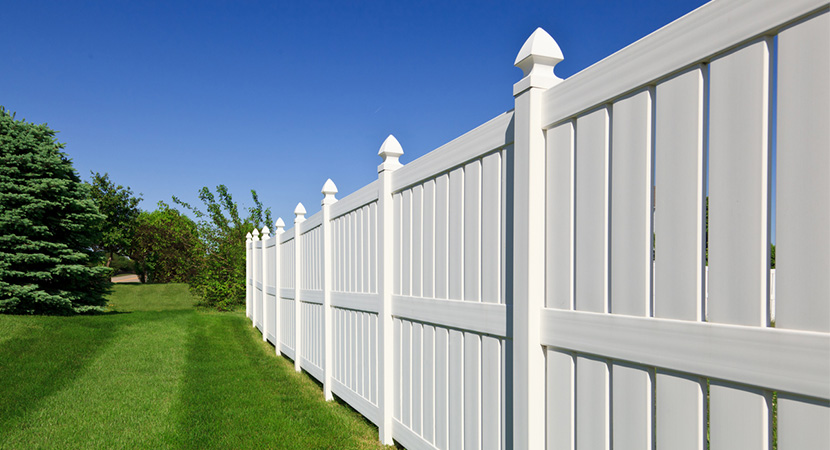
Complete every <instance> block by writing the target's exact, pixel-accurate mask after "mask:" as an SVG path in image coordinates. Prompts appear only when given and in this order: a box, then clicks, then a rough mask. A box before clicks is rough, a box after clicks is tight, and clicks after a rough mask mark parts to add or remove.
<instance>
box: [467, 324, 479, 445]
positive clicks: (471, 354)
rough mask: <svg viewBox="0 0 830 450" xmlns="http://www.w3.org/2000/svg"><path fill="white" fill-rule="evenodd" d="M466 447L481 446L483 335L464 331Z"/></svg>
mask: <svg viewBox="0 0 830 450" xmlns="http://www.w3.org/2000/svg"><path fill="white" fill-rule="evenodd" d="M463 391H464V449H465V450H479V449H480V448H481V415H482V411H481V337H480V336H479V335H477V334H475V333H464V387H463Z"/></svg>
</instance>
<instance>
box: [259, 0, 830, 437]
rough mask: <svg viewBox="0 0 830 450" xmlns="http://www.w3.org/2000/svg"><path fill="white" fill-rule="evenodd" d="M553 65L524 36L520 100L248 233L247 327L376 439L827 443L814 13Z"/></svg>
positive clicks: (828, 60) (750, 8) (829, 282)
mask: <svg viewBox="0 0 830 450" xmlns="http://www.w3.org/2000/svg"><path fill="white" fill-rule="evenodd" d="M561 60H562V54H561V52H560V50H559V47H558V46H557V44H556V42H554V40H553V39H552V38H551V37H550V36H549V35H548V34H547V33H545V32H544V31H542V30H541V29H539V30H537V31H536V32H534V33H533V35H531V37H530V38H529V39H528V40H527V42H526V43H525V45H524V46H523V47H522V49H521V50H520V52H519V55H518V57H517V58H516V63H515V64H516V66H518V67H520V68H521V69H522V71H523V72H524V78H522V79H521V80H520V81H519V82H518V83H516V84H515V85H514V96H515V102H516V103H515V110H513V111H510V112H507V113H505V114H502V115H500V116H497V117H496V118H494V119H493V120H491V121H489V122H487V123H485V124H483V125H481V126H480V127H478V128H476V129H474V130H472V131H470V132H469V133H467V134H465V135H463V136H461V137H459V138H457V139H455V140H453V141H452V142H450V143H448V144H446V145H444V146H442V147H440V148H438V149H437V150H435V151H433V152H431V153H429V154H427V155H425V156H423V157H422V158H419V159H417V160H415V161H413V162H411V163H409V164H406V165H401V164H400V163H399V161H398V158H399V157H400V156H401V155H402V154H403V151H402V149H401V146H400V145H399V144H398V142H397V141H396V140H395V138H394V137H391V136H390V137H389V138H387V140H386V141H385V142H384V143H383V145H382V146H381V149H380V153H379V155H380V156H381V157H382V159H383V162H382V163H381V164H380V166H379V167H378V179H377V181H374V182H372V183H371V184H369V185H367V186H365V187H364V188H362V189H360V190H358V191H357V192H354V193H352V194H351V195H348V196H346V197H344V198H342V199H340V200H336V199H335V194H336V192H337V189H336V188H335V187H334V184H333V183H332V182H331V181H330V180H329V181H328V182H326V184H325V186H324V187H323V194H324V198H323V201H322V205H323V206H322V210H321V211H320V212H318V213H317V214H314V215H312V216H311V217H309V218H308V219H306V218H305V209H304V208H303V207H302V205H298V206H297V210H296V211H295V214H296V219H295V222H294V227H293V228H292V229H289V230H284V224H283V223H282V220H279V221H278V222H277V224H276V230H275V235H274V236H273V237H271V236H270V234H269V233H270V230H268V229H267V228H266V229H264V230H262V232H261V233H262V234H260V232H259V231H258V230H254V231H253V234H252V237H251V239H250V240H249V241H248V244H247V248H248V271H247V272H248V295H247V313H248V316H249V317H250V318H251V319H252V321H253V324H254V325H255V326H256V327H257V328H259V329H260V330H261V331H262V335H263V338H264V339H266V340H267V341H269V342H271V343H273V344H274V346H275V347H276V349H277V352H278V354H279V353H281V354H284V355H286V356H287V357H289V358H292V359H293V360H294V362H295V367H296V369H297V370H305V371H306V372H308V373H309V374H310V375H311V376H313V377H314V378H316V379H318V380H320V382H321V383H322V384H323V389H324V391H325V398H326V399H331V398H332V395H333V394H334V395H337V396H338V397H340V398H341V399H343V400H344V401H346V402H347V403H349V404H350V405H351V406H352V407H354V408H355V409H356V410H357V411H359V412H360V413H362V414H363V415H364V416H366V417H367V418H368V419H369V420H371V421H372V422H374V423H375V424H377V425H378V427H379V432H380V440H381V441H382V442H384V443H387V444H388V443H392V440H393V439H394V440H397V441H398V442H400V443H401V444H403V445H404V446H406V447H407V448H412V449H431V448H440V449H507V448H514V449H540V448H551V449H611V448H613V449H654V448H659V449H672V450H673V449H705V448H711V449H769V448H771V447H772V446H773V444H774V443H775V444H777V448H778V449H780V450H788V449H827V448H830V12H828V2H827V1H825V0H787V1H781V0H731V1H725V0H724V1H721V0H716V1H714V2H711V3H709V4H707V5H705V6H703V7H701V8H699V9H698V10H696V11H694V12H692V13H690V14H688V15H687V16H685V17H683V18H681V19H679V20H677V21H675V22H673V23H671V24H670V25H668V26H666V27H664V28H662V29H660V30H658V31H657V32H655V33H653V34H651V35H650V36H647V37H646V38H643V39H641V40H640V41H638V42H636V43H634V44H632V45H630V46H629V47H627V48H625V49H623V50H621V51H620V52H618V53H616V54H614V55H612V56H610V57H608V58H606V59H605V60H603V61H601V62H599V63H597V64H595V65H594V66H592V67H590V68H588V69H586V70H584V71H582V72H580V73H578V74H576V75H574V76H573V77H571V78H569V79H567V80H559V79H557V78H556V77H555V76H554V75H553V66H554V65H555V64H556V63H558V62H559V61H561ZM773 154H775V157H774V158H773ZM773 169H775V173H776V178H773V177H772V173H773ZM773 192H775V197H776V199H775V202H776V209H775V211H776V214H775V217H773V214H772V211H773V209H772V202H773ZM707 196H708V198H709V209H708V232H707V218H706V215H707V214H706V201H707V200H706V199H707ZM773 221H775V224H776V228H777V231H776V244H777V245H776V247H777V261H776V263H777V264H776V272H777V274H776V275H775V278H776V280H775V283H774V284H773V283H771V282H770V278H771V277H770V270H769V258H770V255H769V252H770V247H769V244H770V240H771V236H770V235H771V224H772V222H773ZM707 250H708V257H707ZM707 258H708V267H707ZM707 270H708V276H707V274H706V273H707ZM707 278H708V281H707ZM707 291H708V294H707ZM772 298H774V299H775V303H774V305H773V304H771V301H770V300H771V299H772ZM773 314H774V316H773ZM773 317H774V321H773V320H771V319H772V318H773ZM773 393H775V396H776V402H775V403H774V402H773ZM774 428H776V434H775V435H776V437H775V438H773V434H774V433H773V429H774ZM774 440H775V441H776V442H773V441H774ZM265 445H266V446H267V443H265Z"/></svg>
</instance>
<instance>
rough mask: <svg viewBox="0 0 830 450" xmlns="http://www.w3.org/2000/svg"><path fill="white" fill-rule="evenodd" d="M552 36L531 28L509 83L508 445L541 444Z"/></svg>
mask: <svg viewBox="0 0 830 450" xmlns="http://www.w3.org/2000/svg"><path fill="white" fill-rule="evenodd" d="M562 59H563V58H562V51H561V50H560V49H559V46H558V45H557V44H556V41H554V40H553V38H551V37H550V35H549V34H547V33H546V32H545V31H544V30H542V29H541V28H537V29H536V31H534V32H533V34H531V35H530V37H529V38H528V39H527V41H526V42H525V44H524V45H523V46H522V48H521V50H519V54H518V55H517V57H516V61H515V63H514V65H515V66H516V67H519V68H520V69H522V72H524V77H523V78H522V79H521V80H520V81H519V82H518V83H516V84H515V85H513V96H514V98H515V102H516V109H515V115H514V133H515V134H514V163H515V164H514V167H515V174H514V176H513V180H514V190H513V192H514V196H513V208H514V209H513V217H514V225H513V230H514V231H513V245H514V247H513V254H514V257H513V263H514V266H513V448H517V449H518V448H543V447H544V446H545V351H544V348H543V347H542V345H541V341H540V331H541V328H540V327H541V324H540V320H539V316H540V310H541V308H543V307H544V305H545V132H544V130H543V129H542V94H543V93H544V91H545V90H547V89H548V88H550V87H552V86H554V85H555V84H556V83H558V82H559V81H561V80H559V79H558V78H557V77H556V76H555V75H554V74H553V66H555V65H556V64H557V63H558V62H559V61H562Z"/></svg>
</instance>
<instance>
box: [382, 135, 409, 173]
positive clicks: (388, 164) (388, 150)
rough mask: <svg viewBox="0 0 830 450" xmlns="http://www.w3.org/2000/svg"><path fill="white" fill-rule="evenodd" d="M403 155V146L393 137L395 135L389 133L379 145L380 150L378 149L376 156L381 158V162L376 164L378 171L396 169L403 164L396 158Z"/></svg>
mask: <svg viewBox="0 0 830 450" xmlns="http://www.w3.org/2000/svg"><path fill="white" fill-rule="evenodd" d="M401 155H403V147H401V144H400V142H398V140H397V139H395V136H392V135H391V134H390V135H389V136H388V137H387V138H386V140H384V141H383V144H382V145H381V146H380V150H378V156H380V157H381V158H383V163H382V164H381V165H379V166H378V173H381V172H383V171H385V170H389V171H392V170H396V169H398V168H399V167H401V166H403V164H401V163H400V161H398V158H400V157H401Z"/></svg>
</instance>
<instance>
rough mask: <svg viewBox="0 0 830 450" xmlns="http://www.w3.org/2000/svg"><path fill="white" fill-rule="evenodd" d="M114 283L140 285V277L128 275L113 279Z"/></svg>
mask: <svg viewBox="0 0 830 450" xmlns="http://www.w3.org/2000/svg"><path fill="white" fill-rule="evenodd" d="M112 282H113V283H138V282H139V279H138V275H135V274H131V273H128V274H126V275H118V276H117V277H112Z"/></svg>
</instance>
